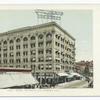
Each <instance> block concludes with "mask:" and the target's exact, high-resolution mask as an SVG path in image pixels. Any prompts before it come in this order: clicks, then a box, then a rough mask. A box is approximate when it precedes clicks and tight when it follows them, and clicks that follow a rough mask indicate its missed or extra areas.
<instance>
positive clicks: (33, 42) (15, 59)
mask: <svg viewBox="0 0 100 100" xmlns="http://www.w3.org/2000/svg"><path fill="white" fill-rule="evenodd" d="M74 64H75V39H74V38H73V37H72V36H71V35H70V34H68V33H67V32H66V31H65V30H64V29H62V28H61V27H60V26H59V25H58V24H56V23H55V22H49V23H45V24H41V25H36V26H29V27H24V28H20V29H15V30H12V31H8V32H4V33H1V34H0V66H1V67H11V68H13V67H14V68H32V73H33V75H34V76H35V77H36V78H37V79H38V80H39V81H42V82H45V80H46V79H47V80H46V81H50V82H52V81H53V79H54V80H56V81H57V77H58V73H60V72H68V71H70V70H73V67H74ZM41 79H42V80H41Z"/></svg>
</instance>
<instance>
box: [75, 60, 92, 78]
mask: <svg viewBox="0 0 100 100" xmlns="http://www.w3.org/2000/svg"><path fill="white" fill-rule="evenodd" d="M75 71H76V72H78V73H80V74H83V75H87V74H88V75H89V76H93V61H79V62H76V63H75Z"/></svg>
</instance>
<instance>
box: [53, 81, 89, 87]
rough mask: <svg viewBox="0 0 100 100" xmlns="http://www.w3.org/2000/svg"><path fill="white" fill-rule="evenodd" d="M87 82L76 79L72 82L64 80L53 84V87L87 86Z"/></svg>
mask: <svg viewBox="0 0 100 100" xmlns="http://www.w3.org/2000/svg"><path fill="white" fill-rule="evenodd" d="M87 87H88V82H87V81H85V80H76V81H72V82H66V83H62V84H59V85H57V86H55V88H59V89H66V88H87Z"/></svg>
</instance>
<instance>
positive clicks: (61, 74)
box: [58, 72, 69, 76]
mask: <svg viewBox="0 0 100 100" xmlns="http://www.w3.org/2000/svg"><path fill="white" fill-rule="evenodd" d="M58 75H59V76H68V75H69V74H67V73H65V72H63V73H58Z"/></svg>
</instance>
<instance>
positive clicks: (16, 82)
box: [0, 72, 38, 89]
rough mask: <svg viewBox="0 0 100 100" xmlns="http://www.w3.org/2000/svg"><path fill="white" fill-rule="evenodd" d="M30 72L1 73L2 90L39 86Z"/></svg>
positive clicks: (0, 85)
mask: <svg viewBox="0 0 100 100" xmlns="http://www.w3.org/2000/svg"><path fill="white" fill-rule="evenodd" d="M37 83H38V81H37V80H36V79H35V78H34V77H33V76H32V75H31V73H30V72H0V88H1V89H2V88H9V87H14V86H22V85H32V84H37Z"/></svg>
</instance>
